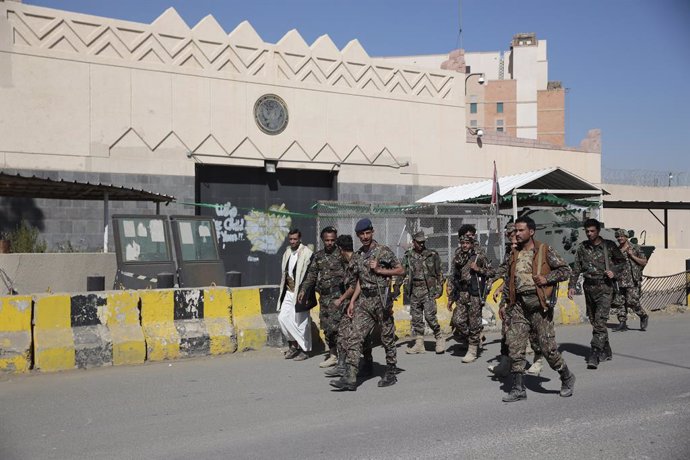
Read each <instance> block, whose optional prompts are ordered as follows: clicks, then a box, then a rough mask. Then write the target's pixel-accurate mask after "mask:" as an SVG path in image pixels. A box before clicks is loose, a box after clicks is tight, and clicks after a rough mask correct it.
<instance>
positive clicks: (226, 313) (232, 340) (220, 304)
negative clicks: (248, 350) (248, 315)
mask: <svg viewBox="0 0 690 460" xmlns="http://www.w3.org/2000/svg"><path fill="white" fill-rule="evenodd" d="M231 317H232V297H231V296H230V291H229V290H228V289H227V288H208V289H204V323H206V330H207V331H208V335H209V338H210V340H211V344H210V353H211V354H212V355H220V354H224V353H233V352H235V351H236V350H237V338H236V337H235V330H234V328H233V326H232V322H231Z"/></svg>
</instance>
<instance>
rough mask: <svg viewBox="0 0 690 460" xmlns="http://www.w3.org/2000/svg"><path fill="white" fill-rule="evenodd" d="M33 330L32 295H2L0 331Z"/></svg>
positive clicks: (0, 298)
mask: <svg viewBox="0 0 690 460" xmlns="http://www.w3.org/2000/svg"><path fill="white" fill-rule="evenodd" d="M20 331H31V296H28V295H15V296H6V297H0V332H20Z"/></svg>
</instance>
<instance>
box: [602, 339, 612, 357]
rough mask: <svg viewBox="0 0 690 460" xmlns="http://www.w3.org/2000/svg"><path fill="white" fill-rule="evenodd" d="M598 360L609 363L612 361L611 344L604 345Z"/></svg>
mask: <svg viewBox="0 0 690 460" xmlns="http://www.w3.org/2000/svg"><path fill="white" fill-rule="evenodd" d="M599 358H600V359H601V360H602V361H611V360H612V359H613V350H611V344H610V343H609V342H606V343H605V344H604V351H602V352H601V354H600V355H599Z"/></svg>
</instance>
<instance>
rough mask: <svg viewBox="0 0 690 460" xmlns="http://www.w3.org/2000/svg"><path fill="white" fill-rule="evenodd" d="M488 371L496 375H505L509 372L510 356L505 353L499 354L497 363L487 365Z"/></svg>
mask: <svg viewBox="0 0 690 460" xmlns="http://www.w3.org/2000/svg"><path fill="white" fill-rule="evenodd" d="M488 369H489V372H491V373H492V374H494V375H495V376H496V377H507V376H508V374H510V358H509V357H507V356H506V355H501V357H500V358H499V361H498V364H494V365H493V366H489V367H488Z"/></svg>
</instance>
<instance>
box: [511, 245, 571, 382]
mask: <svg viewBox="0 0 690 460" xmlns="http://www.w3.org/2000/svg"><path fill="white" fill-rule="evenodd" d="M540 244H541V243H539V242H536V241H535V245H540ZM544 246H545V250H544V254H545V258H546V263H547V264H548V266H549V268H550V270H551V271H550V272H548V273H547V274H544V276H545V277H546V282H547V284H548V285H550V286H553V288H554V289H558V283H559V282H561V281H565V280H567V279H568V275H570V268H569V267H568V264H567V263H566V262H565V260H563V258H562V257H561V256H560V255H558V253H556V251H555V250H554V249H553V248H551V247H550V246H547V245H544ZM534 250H538V246H536V247H535V249H534ZM534 250H530V251H525V250H523V251H518V250H517V249H516V250H514V251H513V252H512V256H511V264H513V263H514V264H515V268H514V270H515V272H514V277H513V278H512V279H510V278H511V277H510V271H509V273H508V275H507V276H506V281H507V282H506V283H505V287H504V290H503V296H504V297H509V295H510V284H511V283H512V284H513V286H514V289H515V304H514V305H509V306H508V310H510V326H509V329H508V334H507V342H508V348H509V350H510V359H511V360H512V365H511V372H512V373H514V374H523V373H524V372H525V364H526V360H525V350H526V349H527V341H528V340H529V338H530V334H531V333H532V332H533V333H534V334H535V335H536V337H537V342H538V343H539V347H540V348H541V351H540V352H541V354H542V355H543V356H544V358H546V361H547V362H548V363H549V366H551V369H554V370H556V371H560V370H562V369H563V368H564V364H565V362H564V361H563V357H562V356H561V353H560V352H559V351H558V344H557V343H556V332H555V330H554V326H553V308H551V307H550V306H548V305H547V307H549V308H547V309H546V310H545V309H544V307H543V305H542V304H541V302H540V300H539V297H538V295H537V287H536V285H535V284H534V281H533V280H532V276H533V270H532V266H533V263H534V259H535V253H534ZM537 257H538V255H537ZM509 270H513V267H510V268H509ZM530 280H532V281H531V283H530ZM535 352H536V350H535Z"/></svg>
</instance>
